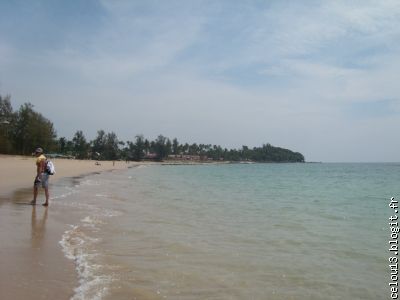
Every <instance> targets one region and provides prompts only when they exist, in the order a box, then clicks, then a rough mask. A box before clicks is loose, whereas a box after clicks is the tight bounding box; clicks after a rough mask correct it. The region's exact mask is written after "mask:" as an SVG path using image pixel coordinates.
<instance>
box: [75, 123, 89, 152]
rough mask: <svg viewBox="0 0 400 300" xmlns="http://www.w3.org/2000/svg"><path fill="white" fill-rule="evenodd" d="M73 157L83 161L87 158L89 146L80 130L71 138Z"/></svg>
mask: <svg viewBox="0 0 400 300" xmlns="http://www.w3.org/2000/svg"><path fill="white" fill-rule="evenodd" d="M72 143H73V149H74V155H75V157H76V158H78V159H85V158H87V157H88V151H89V144H88V142H87V141H86V138H85V136H84V134H83V132H82V131H81V130H78V131H77V132H76V133H75V135H74V137H73V138H72Z"/></svg>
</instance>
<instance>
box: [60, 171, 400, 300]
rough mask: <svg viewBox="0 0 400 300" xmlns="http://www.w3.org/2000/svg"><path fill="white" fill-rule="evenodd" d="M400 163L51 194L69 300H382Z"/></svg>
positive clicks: (195, 177)
mask: <svg viewBox="0 0 400 300" xmlns="http://www.w3.org/2000/svg"><path fill="white" fill-rule="evenodd" d="M399 180H400V164H231V165H195V166H161V165H153V166H140V167H136V168H132V169H129V170H128V171H124V172H114V173H103V174H98V175H94V176H89V177H85V178H82V179H80V180H78V181H75V182H74V184H72V185H71V184H70V183H67V182H64V183H60V184H58V185H57V186H56V187H54V192H53V194H55V195H56V196H55V199H54V200H53V203H54V206H57V205H61V206H69V207H71V209H72V210H75V213H76V214H77V215H79V218H78V219H79V220H80V221H79V222H76V224H71V227H70V229H69V230H68V231H67V232H66V233H65V234H64V236H63V237H62V241H61V245H62V247H63V250H64V252H65V254H66V256H67V257H69V258H71V259H73V260H74V261H75V263H76V265H77V271H78V274H79V278H80V284H79V286H78V287H77V289H76V291H75V299H84V298H91V299H92V298H95V297H98V298H99V299H102V298H103V299H134V297H136V298H137V299H383V298H388V297H389V289H388V282H389V268H388V263H387V259H388V257H389V251H388V240H389V236H390V233H389V228H388V217H389V216H390V215H391V214H392V210H391V209H390V208H389V207H388V203H389V199H390V197H392V196H394V197H399V196H400V187H399V184H398V183H399Z"/></svg>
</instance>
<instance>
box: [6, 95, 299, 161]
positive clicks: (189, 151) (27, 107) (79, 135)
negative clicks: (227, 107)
mask: <svg viewBox="0 0 400 300" xmlns="http://www.w3.org/2000/svg"><path fill="white" fill-rule="evenodd" d="M39 146H40V147H42V148H44V149H45V151H46V153H57V154H58V155H63V156H68V157H75V158H78V159H98V160H118V159H123V160H143V159H146V158H149V157H150V158H153V159H158V160H163V159H165V158H167V157H171V156H172V157H174V158H176V159H185V158H187V159H196V160H212V161H221V160H223V161H255V162H304V156H303V155H302V154H301V153H298V152H293V151H290V150H288V149H283V148H279V147H274V146H272V145H270V144H265V145H263V146H262V147H254V148H252V149H250V148H248V147H247V146H243V147H242V148H241V149H226V148H222V147H221V146H218V145H211V144H196V143H194V144H191V145H189V144H188V143H185V144H180V143H179V142H178V140H177V139H176V138H175V139H173V140H172V141H171V140H170V139H169V138H167V137H164V136H163V135H159V136H158V137H157V139H156V140H154V141H149V140H148V139H146V138H145V137H144V136H143V135H137V136H136V137H135V140H134V141H127V142H123V141H120V140H119V139H118V137H117V135H116V134H115V133H114V132H110V133H106V132H105V131H104V130H99V131H98V132H97V136H96V138H95V139H94V140H92V141H88V140H87V139H86V137H85V135H84V133H83V132H82V131H81V130H78V131H77V132H76V133H75V135H74V137H73V138H72V140H68V139H66V138H65V137H60V138H57V134H56V131H55V129H54V126H53V123H52V122H51V121H50V120H48V119H47V118H45V117H44V116H43V115H42V114H40V113H39V112H36V111H35V110H34V107H33V105H32V104H30V103H25V104H23V105H22V106H21V107H20V108H19V110H17V111H13V108H12V105H11V101H10V96H6V97H2V96H1V95H0V153H4V154H22V155H28V154H31V153H32V151H33V150H34V149H35V148H36V147H39Z"/></svg>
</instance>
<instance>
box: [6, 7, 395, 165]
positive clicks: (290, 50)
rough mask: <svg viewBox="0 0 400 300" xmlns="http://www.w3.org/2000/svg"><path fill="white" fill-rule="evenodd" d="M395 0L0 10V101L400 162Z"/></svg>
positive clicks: (68, 123)
mask: <svg viewBox="0 0 400 300" xmlns="http://www.w3.org/2000/svg"><path fill="white" fill-rule="evenodd" d="M399 75H400V2H399V1H397V0H393V1H392V0H379V1H378V0H377V1H368V0H362V1H356V0H355V1H340V0H338V1H322V0H321V1H311V0H310V1H308V0H303V1H295V0H293V1H286V0H276V1H275V0H264V1H257V0H254V1H246V0H241V1H238V0H229V1H218V0H214V1H195V0H181V1H174V0H168V1H152V0H146V1H144V0H143V1H134V0H131V1H122V0H121V1H120V0H114V1H111V0H109V1H106V0H103V1H100V0H98V1H94V0H84V1H77V0H69V1H57V0H55V1H39V0H32V1H24V0H22V1H18V0H15V1H8V0H0V95H3V96H5V95H11V103H12V105H13V108H14V110H17V109H18V108H19V107H20V105H22V104H23V103H26V102H30V103H32V104H33V105H34V109H35V110H36V111H39V112H41V113H42V114H43V115H44V116H45V117H47V118H48V119H50V120H51V121H52V122H53V124H54V127H55V129H56V131H57V135H58V137H67V138H68V139H72V137H73V135H74V134H75V132H76V131H77V130H82V131H83V133H84V134H85V136H86V138H87V139H88V140H92V139H94V138H95V137H96V135H97V131H98V130H100V129H103V130H105V131H106V132H112V131H113V132H115V133H116V134H117V136H118V138H119V139H120V140H123V141H127V140H130V141H133V140H134V139H135V136H136V135H137V134H143V135H144V136H145V137H147V138H149V139H155V138H156V137H157V136H158V135H159V134H162V135H164V136H167V137H169V138H171V139H172V138H174V137H176V138H178V140H179V142H181V143H185V142H188V143H194V142H196V143H203V144H218V145H221V146H223V147H227V148H241V147H242V145H247V146H249V147H255V146H261V145H262V144H266V143H270V144H272V145H274V146H279V147H283V148H288V149H291V150H293V151H298V152H301V153H302V154H303V155H304V156H305V158H306V161H323V162H399V161H400V138H399V137H400V136H399V129H400V82H399V78H400V76H399Z"/></svg>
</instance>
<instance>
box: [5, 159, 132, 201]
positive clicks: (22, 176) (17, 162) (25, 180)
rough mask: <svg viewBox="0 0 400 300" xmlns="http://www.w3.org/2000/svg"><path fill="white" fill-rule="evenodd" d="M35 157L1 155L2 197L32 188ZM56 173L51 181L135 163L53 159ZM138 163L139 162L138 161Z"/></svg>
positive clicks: (51, 177) (124, 167)
mask: <svg viewBox="0 0 400 300" xmlns="http://www.w3.org/2000/svg"><path fill="white" fill-rule="evenodd" d="M35 161H36V158H35V157H29V156H12V155H0V197H5V196H7V195H9V194H10V193H12V192H14V191H15V190H17V189H21V188H31V187H32V186H33V180H34V177H35V176H36V166H35ZM52 161H53V162H54V164H55V166H56V174H55V175H53V176H50V183H51V182H53V181H54V180H57V179H59V178H62V177H73V176H79V175H84V174H89V173H93V172H101V171H106V170H117V169H126V168H127V167H128V166H132V165H133V164H135V163H132V162H131V163H129V164H127V163H125V162H122V161H115V162H112V161H101V162H100V163H101V165H95V161H93V160H75V159H60V158H56V159H52ZM136 164H137V163H136Z"/></svg>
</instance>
